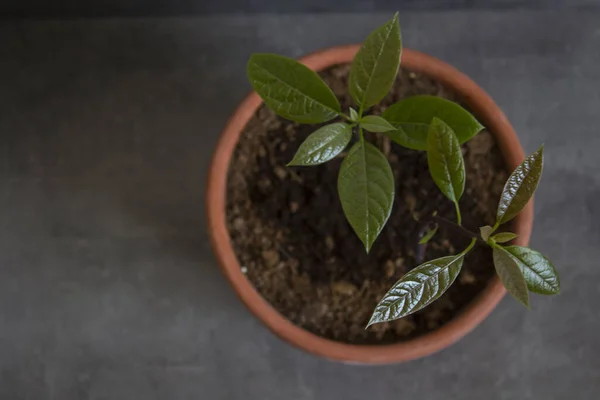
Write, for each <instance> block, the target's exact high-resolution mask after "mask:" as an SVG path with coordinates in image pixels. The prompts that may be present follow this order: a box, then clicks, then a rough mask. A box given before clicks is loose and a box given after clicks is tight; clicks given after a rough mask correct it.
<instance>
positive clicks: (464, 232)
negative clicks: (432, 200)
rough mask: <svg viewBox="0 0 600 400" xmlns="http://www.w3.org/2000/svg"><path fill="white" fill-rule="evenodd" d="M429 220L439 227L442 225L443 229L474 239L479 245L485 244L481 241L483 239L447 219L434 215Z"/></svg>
mask: <svg viewBox="0 0 600 400" xmlns="http://www.w3.org/2000/svg"><path fill="white" fill-rule="evenodd" d="M431 219H432V221H434V222H437V223H438V224H440V225H444V226H445V227H447V228H449V229H450V230H452V231H454V232H456V233H459V234H461V235H464V236H468V237H470V238H472V239H475V240H476V241H477V242H478V243H480V244H487V243H486V242H484V241H483V239H481V236H479V235H478V234H476V233H474V232H471V231H470V230H468V229H466V228H464V227H462V226H460V225H458V224H456V223H454V222H452V221H450V220H449V219H446V218H444V217H440V216H439V215H434V216H433V217H431Z"/></svg>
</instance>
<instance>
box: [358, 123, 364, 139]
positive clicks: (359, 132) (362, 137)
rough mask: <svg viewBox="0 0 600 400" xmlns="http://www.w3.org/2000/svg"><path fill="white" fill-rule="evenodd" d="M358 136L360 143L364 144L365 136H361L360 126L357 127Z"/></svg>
mask: <svg viewBox="0 0 600 400" xmlns="http://www.w3.org/2000/svg"><path fill="white" fill-rule="evenodd" d="M358 135H359V136H360V141H361V142H364V141H365V135H364V134H363V130H362V126H359V127H358Z"/></svg>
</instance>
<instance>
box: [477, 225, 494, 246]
mask: <svg viewBox="0 0 600 400" xmlns="http://www.w3.org/2000/svg"><path fill="white" fill-rule="evenodd" d="M493 232H494V228H492V227H491V226H489V225H486V226H482V227H480V228H479V233H480V234H481V238H482V239H483V241H484V242H487V241H488V239H489V238H490V235H491V234H492V233H493Z"/></svg>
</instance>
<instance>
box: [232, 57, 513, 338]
mask: <svg viewBox="0 0 600 400" xmlns="http://www.w3.org/2000/svg"><path fill="white" fill-rule="evenodd" d="M321 76H322V77H323V79H324V80H325V81H326V82H327V84H328V85H329V86H330V87H331V88H332V89H333V91H334V93H335V94H336V96H337V97H338V98H339V100H340V103H341V104H342V107H343V109H344V110H347V108H348V107H350V106H353V104H352V101H351V99H350V96H349V95H348V93H347V89H346V88H347V80H348V79H347V76H348V66H346V65H343V66H337V67H334V68H331V69H329V70H327V71H325V72H323V73H321ZM417 94H432V95H437V96H441V97H445V98H448V99H451V100H458V99H457V98H456V96H455V95H454V94H453V93H450V92H449V91H448V90H446V89H445V88H443V87H441V85H440V84H438V83H437V82H435V81H432V80H431V79H429V78H426V77H423V76H419V75H418V74H415V73H412V72H408V71H401V72H400V73H399V75H398V79H397V82H396V85H395V86H394V89H393V90H392V93H390V94H389V95H388V96H387V98H386V99H385V100H384V101H383V102H382V105H383V107H375V108H374V109H373V110H372V111H373V113H375V114H379V113H380V112H381V111H382V109H383V108H384V107H385V106H388V105H390V104H393V103H394V102H396V101H398V100H399V99H401V98H403V97H406V96H412V95H417ZM315 128H316V127H315V126H307V125H298V124H295V123H292V122H289V121H287V120H284V119H282V118H279V117H277V116H275V115H274V114H273V113H272V112H271V111H270V110H269V109H267V108H266V107H264V106H263V107H262V108H260V109H259V111H258V113H257V114H256V115H255V116H254V117H253V118H252V119H251V121H250V122H249V123H248V125H247V126H246V128H245V130H244V132H243V133H242V135H241V139H240V142H239V143H238V145H237V148H236V151H235V154H234V156H233V159H232V162H231V166H230V170H229V181H228V199H227V223H228V228H229V230H230V233H231V237H232V242H233V247H234V249H235V252H236V254H237V258H238V260H239V262H240V265H242V270H243V271H244V272H245V273H246V274H247V276H248V279H249V280H250V281H251V282H252V283H253V284H254V286H255V287H256V288H257V290H258V291H259V292H260V293H261V295H262V296H263V297H264V298H266V299H267V300H268V301H269V302H270V303H271V304H272V305H273V306H274V307H275V308H276V309H277V310H278V311H279V312H280V313H281V314H283V315H284V316H285V317H287V318H288V319H290V320H291V321H293V322H294V323H295V324H297V325H299V326H301V327H302V328H304V329H307V330H309V331H311V332H314V333H316V334H318V335H321V336H324V337H326V338H330V339H334V340H338V341H342V342H347V343H390V342H395V341H400V340H406V339H409V338H412V337H415V336H418V335H422V334H424V333H427V332H429V331H432V330H435V329H436V328H438V327H439V326H441V325H443V324H445V323H446V322H448V321H449V320H451V319H452V318H453V317H454V316H455V315H457V313H459V312H460V310H461V309H462V308H463V307H464V306H465V305H466V304H468V303H469V302H470V301H471V300H472V299H473V298H474V297H475V296H477V294H478V293H480V292H481V291H482V290H483V289H484V288H485V286H486V285H487V284H488V282H489V280H490V278H491V277H492V276H493V274H494V267H493V264H492V261H491V259H492V258H491V253H490V252H489V250H487V249H484V248H476V249H475V250H474V251H473V252H471V253H470V254H469V256H468V257H467V258H466V261H465V264H464V267H463V270H462V272H461V274H460V275H459V277H458V278H457V280H456V282H455V283H454V284H453V286H452V287H451V288H450V289H449V290H448V291H447V292H446V294H444V296H442V297H441V298H440V299H439V300H437V301H436V302H434V303H433V304H431V305H430V306H429V307H426V308H425V309H423V310H421V311H420V312H417V313H415V314H413V315H410V316H408V317H406V318H403V319H401V320H398V321H394V322H391V323H384V324H377V325H374V326H371V327H370V328H369V329H367V330H365V326H366V324H367V322H368V320H369V318H370V316H371V313H372V312H373V309H374V307H375V305H376V304H377V302H378V301H379V299H380V298H381V297H382V296H383V295H384V294H385V293H386V292H387V290H388V289H389V288H390V287H391V286H392V285H393V284H394V282H396V281H397V280H398V279H399V278H400V277H402V276H403V275H404V274H405V273H406V272H408V271H409V270H410V269H411V268H414V267H415V266H417V265H418V264H419V262H421V261H423V260H422V259H423V258H425V259H432V258H437V257H441V256H446V255H450V254H454V253H456V252H458V251H461V250H462V249H463V248H464V247H465V246H466V244H467V243H468V240H467V239H466V238H464V237H456V236H455V235H452V234H451V232H449V231H447V230H444V229H443V228H441V229H440V232H438V234H437V235H436V236H435V238H434V239H433V240H432V241H431V242H430V243H429V245H428V246H427V248H426V250H425V254H423V251H422V250H424V249H421V248H420V247H419V246H418V245H417V242H418V241H419V239H420V236H421V235H422V234H423V231H424V228H423V223H419V222H417V221H416V219H418V218H419V217H422V216H427V215H430V214H431V213H432V212H433V211H434V210H437V211H438V213H439V214H440V215H442V216H445V217H448V218H452V219H454V218H455V213H454V208H453V205H452V203H451V202H450V201H449V200H447V199H446V198H445V197H444V196H443V195H442V194H441V193H440V191H439V190H438V188H437V187H436V186H435V184H434V182H433V180H432V179H431V177H430V175H429V172H428V169H427V159H426V154H425V152H419V151H413V150H408V149H405V148H402V147H400V146H398V145H396V144H395V143H390V141H389V140H386V139H385V138H384V137H383V136H382V135H369V137H368V138H369V139H370V140H371V141H373V142H374V143H376V144H377V145H378V146H379V147H380V148H381V149H382V151H383V152H384V154H386V155H387V157H388V160H389V161H390V164H391V166H392V170H393V171H394V176H395V178H396V198H395V201H394V206H393V209H392V215H391V217H390V219H389V221H388V223H387V225H386V227H385V228H384V230H383V232H382V233H381V235H380V236H379V238H378V239H377V240H376V242H375V244H374V245H373V248H372V250H371V252H370V254H368V255H367V254H365V250H364V247H363V246H362V243H361V242H360V240H359V239H358V237H357V236H356V235H355V233H354V232H353V231H352V228H351V227H350V226H349V225H348V223H347V221H346V219H345V217H344V213H343V211H342V208H341V205H340V202H339V199H338V195H337V189H336V188H337V175H338V169H339V166H340V162H341V158H340V157H338V158H336V159H335V160H333V161H331V162H329V163H327V164H324V165H320V166H316V167H304V168H287V167H286V166H285V165H286V163H287V162H289V161H290V160H291V159H292V157H293V155H294V153H295V150H296V149H297V148H298V146H299V145H300V143H302V141H303V140H304V139H305V138H306V137H307V136H308V135H309V134H310V133H311V132H313V131H314V130H315ZM463 153H464V156H465V163H466V168H467V182H466V190H465V194H464V195H463V198H462V199H461V202H460V204H461V210H462V214H463V224H464V225H465V226H466V227H467V228H469V229H471V230H473V231H477V230H478V227H479V226H482V225H485V224H492V223H493V222H494V216H495V211H496V207H497V200H498V198H499V195H500V192H501V190H502V187H503V183H504V181H505V179H506V177H507V173H506V171H505V167H504V163H503V160H502V157H501V155H500V152H499V150H498V148H497V147H496V145H495V143H494V139H493V137H492V136H491V135H490V134H489V133H488V132H482V133H480V134H479V135H477V136H476V137H475V138H474V139H472V140H471V141H469V142H468V143H467V144H466V145H464V146H463Z"/></svg>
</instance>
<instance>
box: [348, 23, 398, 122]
mask: <svg viewBox="0 0 600 400" xmlns="http://www.w3.org/2000/svg"><path fill="white" fill-rule="evenodd" d="M401 52H402V40H401V39H400V26H399V25H398V13H396V14H395V15H394V18H392V19H391V20H389V21H388V22H386V23H385V24H384V25H382V26H380V27H379V28H377V29H376V30H375V31H373V32H372V33H371V34H370V35H369V36H368V37H367V39H366V40H365V41H364V43H363V44H362V46H361V47H360V49H359V50H358V53H356V56H355V57H354V60H353V61H352V65H351V66H350V94H351V95H352V98H353V99H354V101H356V103H357V104H358V105H359V106H360V108H361V110H366V109H368V108H369V107H371V106H373V105H375V104H377V103H379V101H381V99H383V97H384V96H385V95H386V94H387V92H389V90H390V88H391V87H392V84H393V83H394V80H395V79H396V75H397V74H398V66H399V65H400V54H401Z"/></svg>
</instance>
